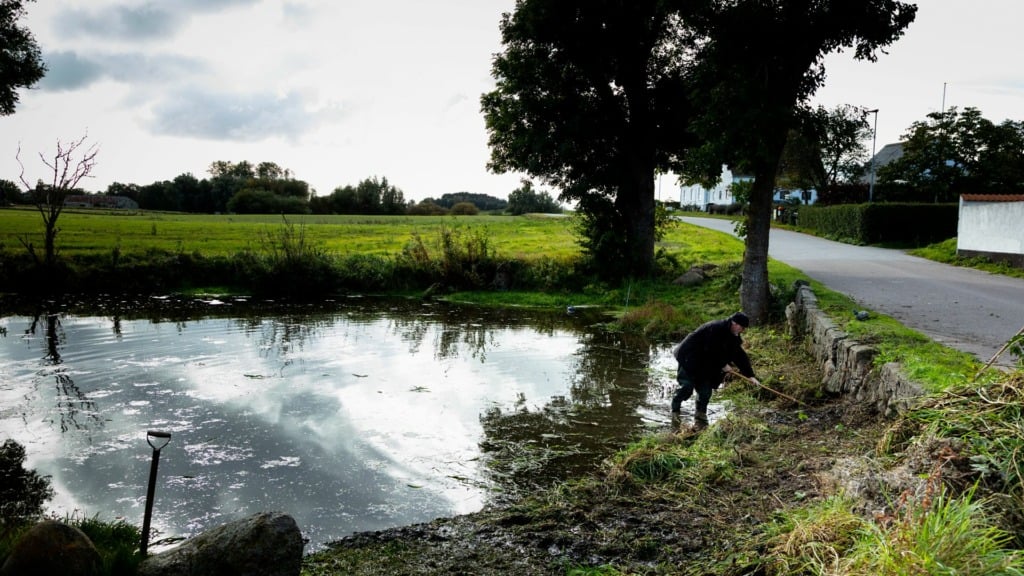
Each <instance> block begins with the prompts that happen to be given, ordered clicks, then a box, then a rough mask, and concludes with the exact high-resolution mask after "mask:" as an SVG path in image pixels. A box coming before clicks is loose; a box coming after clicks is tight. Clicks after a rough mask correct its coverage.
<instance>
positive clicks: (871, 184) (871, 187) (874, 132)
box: [864, 108, 878, 202]
mask: <svg viewBox="0 0 1024 576" xmlns="http://www.w3.org/2000/svg"><path fill="white" fill-rule="evenodd" d="M864 113H865V114H874V115H875V126H874V128H872V129H871V169H870V173H871V176H870V177H869V178H870V180H868V202H872V201H873V200H874V199H875V145H876V143H877V142H878V108H875V109H874V110H865V111H864Z"/></svg>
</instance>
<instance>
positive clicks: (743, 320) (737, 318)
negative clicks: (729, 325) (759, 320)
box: [729, 312, 750, 328]
mask: <svg viewBox="0 0 1024 576" xmlns="http://www.w3.org/2000/svg"><path fill="white" fill-rule="evenodd" d="M729 320H731V321H732V322H735V323H737V324H739V325H740V326H743V327H744V328H747V327H749V326H750V318H747V315H746V314H744V313H743V312H737V313H735V314H733V315H732V316H729Z"/></svg>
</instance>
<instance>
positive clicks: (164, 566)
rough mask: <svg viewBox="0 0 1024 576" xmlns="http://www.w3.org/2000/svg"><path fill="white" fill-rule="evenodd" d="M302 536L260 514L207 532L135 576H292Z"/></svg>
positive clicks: (289, 523) (276, 517)
mask: <svg viewBox="0 0 1024 576" xmlns="http://www.w3.org/2000/svg"><path fill="white" fill-rule="evenodd" d="M302 547H303V543H302V533H301V532H300V531H299V527H298V525H296V523H295V520H294V519H293V518H292V517H291V516H289V515H287V514H283V513H280V512H261V513H259V514H254V515H252V516H250V517H248V518H243V519H241V520H236V521H234V522H229V523H227V524H224V525H222V526H218V527H216V528H211V529H210V530H207V531H206V532H203V533H202V534H200V535H198V536H196V537H194V538H191V539H189V540H186V541H185V542H183V543H182V544H181V545H179V546H177V547H175V548H172V549H170V550H167V551H165V552H161V553H159V554H154V555H152V556H150V557H148V558H146V559H145V560H143V561H142V563H141V564H140V565H139V571H138V574H139V576H192V575H195V576H200V575H203V576H228V575H231V576H235V575H241V574H245V575H248V576H298V574H299V572H300V571H301V569H302Z"/></svg>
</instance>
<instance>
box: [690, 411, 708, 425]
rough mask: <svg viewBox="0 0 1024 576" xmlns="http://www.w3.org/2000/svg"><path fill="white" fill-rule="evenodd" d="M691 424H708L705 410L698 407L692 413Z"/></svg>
mask: <svg viewBox="0 0 1024 576" xmlns="http://www.w3.org/2000/svg"><path fill="white" fill-rule="evenodd" d="M693 424H694V426H699V427H701V428H704V427H706V426H707V425H708V412H707V410H700V409H698V410H697V411H696V412H694V413H693Z"/></svg>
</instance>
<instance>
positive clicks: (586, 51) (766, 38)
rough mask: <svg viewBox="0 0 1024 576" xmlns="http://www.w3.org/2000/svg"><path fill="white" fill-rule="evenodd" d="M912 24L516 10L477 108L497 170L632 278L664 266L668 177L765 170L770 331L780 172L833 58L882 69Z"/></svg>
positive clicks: (848, 13) (857, 7)
mask: <svg viewBox="0 0 1024 576" xmlns="http://www.w3.org/2000/svg"><path fill="white" fill-rule="evenodd" d="M915 14H916V6H914V5H912V4H907V3H903V2H898V1H896V0H863V1H860V2H850V1H849V0H789V1H787V2H777V1H769V0H697V1H694V2H671V1H663V0H662V1H659V0H638V1H627V0H605V1H600V2H593V1H590V2H584V1H582V0H577V1H565V0H518V1H517V2H516V8H515V11H514V12H513V13H512V14H506V15H505V16H504V17H503V19H502V22H501V33H502V44H503V51H502V52H501V53H499V54H498V55H496V56H495V58H494V62H493V66H492V75H493V76H494V78H495V79H496V81H497V87H496V89H495V90H494V91H492V92H489V93H487V94H484V95H483V97H482V99H481V104H482V108H483V112H484V117H485V120H486V124H487V130H488V140H489V144H490V146H491V161H490V163H489V166H490V168H491V169H493V170H496V171H522V172H526V173H527V174H530V175H531V176H534V177H536V178H538V179H540V180H541V181H543V182H546V183H548V184H551V185H553V186H555V187H557V188H558V189H559V190H560V197H561V198H562V199H563V200H576V201H577V209H578V210H579V211H580V212H581V214H582V217H583V226H582V227H581V229H582V230H583V231H584V235H583V236H584V237H583V242H582V243H583V248H584V250H585V251H587V252H588V254H590V255H592V256H596V257H597V258H595V260H596V261H597V262H600V263H601V264H602V266H603V268H604V270H603V271H604V272H611V275H613V276H617V277H620V278H621V277H622V276H625V275H644V274H649V273H650V272H651V271H652V270H653V263H654V237H655V233H654V232H655V224H654V220H655V218H654V214H655V211H654V204H655V202H654V176H655V173H656V171H664V172H677V173H682V174H685V175H686V176H687V178H688V179H689V180H690V181H700V182H709V181H712V180H713V179H717V177H718V175H719V170H720V167H721V165H722V164H728V165H730V166H733V167H734V168H738V169H741V170H743V171H747V172H751V173H753V174H754V175H755V184H754V187H753V190H752V192H751V202H750V211H749V212H748V219H747V223H746V229H747V230H748V235H747V250H746V253H745V256H744V273H743V276H744V277H743V289H742V293H741V294H742V296H741V301H742V302H741V304H742V305H743V306H744V307H745V308H748V310H747V311H748V313H750V314H751V316H752V317H753V318H754V319H755V321H763V320H764V319H765V313H766V304H767V295H768V282H767V253H768V229H769V225H770V219H771V198H772V195H773V192H774V186H775V177H776V171H777V169H778V166H779V162H780V157H781V154H782V149H783V146H784V144H785V142H786V137H787V134H788V133H789V132H790V130H791V129H793V128H795V127H796V126H797V123H796V111H797V109H798V107H799V106H800V105H801V104H804V103H805V102H806V101H807V99H808V98H809V97H810V96H811V95H812V94H813V93H814V91H815V90H816V89H817V88H818V87H819V86H821V84H822V83H823V82H824V78H825V74H824V68H823V65H822V58H823V57H824V56H825V55H826V54H828V53H831V52H835V51H837V50H841V49H844V48H853V50H854V54H855V56H856V57H857V58H862V59H867V60H873V59H874V58H875V52H876V50H878V49H879V48H881V47H884V46H887V45H888V44H890V43H891V42H893V41H895V40H896V39H897V38H899V36H900V35H902V33H903V30H904V29H905V28H906V27H907V26H908V25H909V24H910V23H911V22H912V21H913V19H914V16H915ZM616 264H618V265H621V266H623V267H622V268H620V269H612V270H609V268H612V267H614V266H615V265H616Z"/></svg>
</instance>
